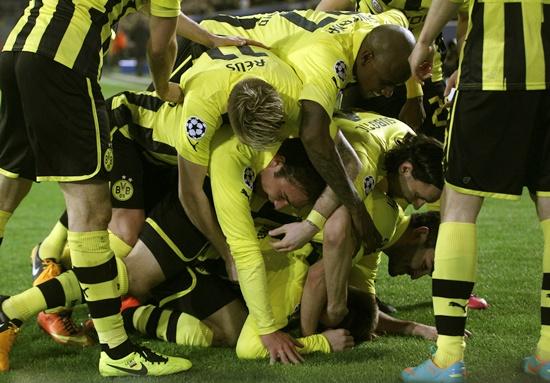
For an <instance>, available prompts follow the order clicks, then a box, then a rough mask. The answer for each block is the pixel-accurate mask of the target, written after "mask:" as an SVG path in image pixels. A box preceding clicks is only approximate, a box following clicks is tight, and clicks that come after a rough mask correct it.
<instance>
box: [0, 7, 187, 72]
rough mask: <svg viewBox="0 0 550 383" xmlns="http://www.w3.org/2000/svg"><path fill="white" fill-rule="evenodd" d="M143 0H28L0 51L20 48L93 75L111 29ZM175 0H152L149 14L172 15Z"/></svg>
mask: <svg viewBox="0 0 550 383" xmlns="http://www.w3.org/2000/svg"><path fill="white" fill-rule="evenodd" d="M145 2H146V0H31V1H30V2H29V5H28V6H27V8H26V9H25V11H24V13H23V15H22V16H21V18H20V19H19V21H18V22H17V24H16V25H15V27H14V28H13V29H12V31H11V33H10V35H9V36H8V38H7V40H6V42H5V44H4V48H3V50H4V51H24V52H31V53H37V54H40V55H42V56H45V57H48V58H51V59H52V60H54V61H56V62H58V63H60V64H63V65H65V66H67V67H68V68H72V69H74V70H75V71H77V72H79V73H81V74H83V75H85V76H86V77H91V78H97V77H98V76H99V74H100V72H101V66H102V64H103V54H104V53H105V51H106V50H107V48H108V47H109V42H110V39H111V29H112V28H113V26H114V25H115V24H116V23H117V22H118V21H119V20H120V18H121V17H122V16H124V15H125V14H127V13H131V12H135V11H136V10H137V9H139V8H141V7H142V6H143V5H144V4H145ZM179 5H180V2H179V0H152V1H151V14H155V15H158V16H159V17H176V16H177V15H178V14H179V11H180V10H179Z"/></svg>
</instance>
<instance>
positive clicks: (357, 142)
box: [333, 112, 414, 164]
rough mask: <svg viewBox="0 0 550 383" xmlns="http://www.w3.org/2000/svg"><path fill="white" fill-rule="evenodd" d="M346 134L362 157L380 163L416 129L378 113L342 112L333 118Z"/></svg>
mask: <svg viewBox="0 0 550 383" xmlns="http://www.w3.org/2000/svg"><path fill="white" fill-rule="evenodd" d="M333 125H336V126H337V127H338V128H339V129H340V130H341V131H342V133H344V136H345V137H346V138H347V139H348V140H349V142H350V144H351V145H352V146H353V148H354V150H355V151H356V152H357V153H358V155H359V156H360V158H362V157H365V158H368V161H369V162H373V163H375V164H379V163H381V162H382V161H383V158H384V155H385V153H386V152H388V151H389V150H391V149H393V148H395V147H396V146H397V145H398V143H399V141H400V140H401V139H402V138H403V137H405V135H407V134H414V131H413V130H412V129H411V128H410V127H409V126H408V125H407V124H405V123H403V122H401V121H399V120H397V119H395V118H391V117H386V116H382V115H380V114H377V113H369V112H357V113H350V112H348V113H344V112H340V113H338V114H337V115H336V117H335V118H334V119H333Z"/></svg>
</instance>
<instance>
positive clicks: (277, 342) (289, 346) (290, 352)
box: [260, 331, 304, 364]
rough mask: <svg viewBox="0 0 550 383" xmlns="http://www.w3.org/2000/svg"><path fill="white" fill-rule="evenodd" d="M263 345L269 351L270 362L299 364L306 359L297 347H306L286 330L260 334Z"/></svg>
mask: <svg viewBox="0 0 550 383" xmlns="http://www.w3.org/2000/svg"><path fill="white" fill-rule="evenodd" d="M260 339H261V340H262V343H263V345H264V346H265V348H267V351H268V352H269V364H274V363H277V362H278V361H279V362H281V363H283V364H290V363H292V364H299V363H302V362H303V361H304V358H303V357H302V355H300V354H299V353H298V350H296V347H304V345H303V344H301V343H300V342H298V341H297V340H296V339H294V338H293V337H291V336H290V335H288V334H287V333H285V332H282V331H275V332H272V333H271V334H266V335H260Z"/></svg>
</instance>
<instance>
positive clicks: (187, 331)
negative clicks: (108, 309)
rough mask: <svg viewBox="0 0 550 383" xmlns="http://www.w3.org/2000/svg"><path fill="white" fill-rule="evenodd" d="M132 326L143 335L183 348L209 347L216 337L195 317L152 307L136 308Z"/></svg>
mask: <svg viewBox="0 0 550 383" xmlns="http://www.w3.org/2000/svg"><path fill="white" fill-rule="evenodd" d="M132 325H133V327H134V328H135V329H136V330H137V331H139V332H141V333H142V334H146V335H149V336H150V337H154V338H158V339H161V340H164V341H166V342H174V343H177V344H180V345H183V346H199V347H209V346H210V345H211V344H212V338H213V335H214V334H213V333H212V330H211V329H210V328H209V327H208V326H207V325H205V324H204V323H202V322H201V321H200V320H198V319H197V318H195V317H194V316H191V315H189V314H186V313H184V312H178V311H172V310H166V309H161V308H159V307H156V306H152V305H147V306H140V307H138V308H136V309H135V311H133V316H132Z"/></svg>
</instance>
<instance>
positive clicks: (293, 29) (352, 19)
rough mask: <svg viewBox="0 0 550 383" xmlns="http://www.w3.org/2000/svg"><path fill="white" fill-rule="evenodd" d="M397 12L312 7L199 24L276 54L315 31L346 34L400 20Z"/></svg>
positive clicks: (399, 14)
mask: <svg viewBox="0 0 550 383" xmlns="http://www.w3.org/2000/svg"><path fill="white" fill-rule="evenodd" d="M401 17H403V15H402V14H401V13H400V12H390V13H387V14H384V15H372V14H365V13H357V12H346V11H342V12H320V11H315V10H312V9H309V10H293V11H283V12H272V13H263V14H257V15H251V16H240V17H237V16H229V15H219V16H215V17H213V18H210V19H206V20H203V21H202V22H201V26H203V27H204V28H206V29H207V30H209V31H210V32H212V33H216V34H223V35H241V36H246V37H248V38H251V39H254V40H257V41H260V42H262V43H263V44H265V45H267V46H268V47H269V48H270V49H272V50H273V51H274V52H275V53H276V54H277V55H279V56H280V55H281V52H285V51H291V50H293V49H295V48H296V47H297V46H301V45H302V44H306V42H307V41H308V39H309V38H310V36H311V35H312V34H314V33H319V32H323V33H329V34H331V35H334V36H336V38H337V39H339V40H341V38H338V36H346V37H345V38H346V39H347V38H348V37H349V36H351V35H352V34H353V33H354V32H355V31H356V30H358V29H368V30H371V29H372V28H374V27H376V26H378V25H380V24H385V23H389V22H391V23H397V24H400V23H402V20H400V18H401Z"/></svg>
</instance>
